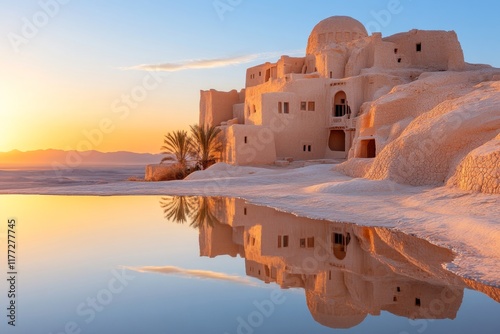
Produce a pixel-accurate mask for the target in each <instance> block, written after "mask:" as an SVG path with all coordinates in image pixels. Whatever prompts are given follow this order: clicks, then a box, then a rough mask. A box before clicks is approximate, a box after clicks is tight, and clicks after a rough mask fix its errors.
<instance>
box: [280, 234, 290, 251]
mask: <svg viewBox="0 0 500 334" xmlns="http://www.w3.org/2000/svg"><path fill="white" fill-rule="evenodd" d="M281 247H288V235H283V236H281V235H278V248H281Z"/></svg>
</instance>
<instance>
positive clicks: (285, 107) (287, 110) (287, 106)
mask: <svg viewBox="0 0 500 334" xmlns="http://www.w3.org/2000/svg"><path fill="white" fill-rule="evenodd" d="M283 112H284V113H285V114H288V113H290V104H289V103H288V102H284V103H283Z"/></svg>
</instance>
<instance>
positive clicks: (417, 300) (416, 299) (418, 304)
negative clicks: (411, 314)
mask: <svg viewBox="0 0 500 334" xmlns="http://www.w3.org/2000/svg"><path fill="white" fill-rule="evenodd" d="M415 306H420V298H415Z"/></svg>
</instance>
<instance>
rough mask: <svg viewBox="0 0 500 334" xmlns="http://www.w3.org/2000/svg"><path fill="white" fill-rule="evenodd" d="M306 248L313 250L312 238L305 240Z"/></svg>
mask: <svg viewBox="0 0 500 334" xmlns="http://www.w3.org/2000/svg"><path fill="white" fill-rule="evenodd" d="M307 248H314V237H311V238H307Z"/></svg>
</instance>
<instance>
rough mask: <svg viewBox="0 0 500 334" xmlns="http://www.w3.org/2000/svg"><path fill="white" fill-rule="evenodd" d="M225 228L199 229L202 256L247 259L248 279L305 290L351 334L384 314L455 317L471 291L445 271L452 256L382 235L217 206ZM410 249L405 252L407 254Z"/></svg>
mask: <svg viewBox="0 0 500 334" xmlns="http://www.w3.org/2000/svg"><path fill="white" fill-rule="evenodd" d="M213 202H214V206H213V208H215V210H216V213H214V215H215V216H216V217H217V219H218V220H219V223H216V224H212V225H211V226H210V225H205V226H202V227H201V228H200V253H201V255H203V256H209V257H215V256H219V255H224V254H227V255H230V256H236V255H238V254H239V255H240V256H242V257H244V258H245V266H246V272H247V275H249V276H252V277H256V278H258V279H260V280H262V281H264V282H266V283H270V282H273V283H277V284H279V285H280V286H281V287H282V288H285V289H286V288H303V289H304V290H305V294H306V299H307V306H308V307H309V310H310V311H311V314H312V316H313V317H314V319H315V320H316V321H318V322H319V323H321V324H323V325H325V326H329V327H333V328H350V327H353V326H356V325H357V324H359V323H361V322H362V321H363V320H364V319H365V317H366V316H367V315H368V314H371V315H379V314H380V312H381V311H383V310H385V311H389V312H391V313H393V314H396V315H400V316H405V317H408V318H436V319H444V318H455V316H456V313H457V311H458V309H459V307H460V304H461V301H462V296H463V288H464V286H465V285H464V284H463V282H462V281H461V280H456V279H455V276H454V275H453V274H451V273H449V272H448V271H446V270H444V269H442V267H441V263H444V262H450V261H451V260H452V258H453V256H452V253H451V252H450V251H448V250H445V249H442V248H439V247H437V246H434V245H431V244H430V243H428V242H426V241H424V240H420V239H417V238H415V237H411V236H407V235H405V234H403V233H398V232H392V231H389V230H387V229H381V228H368V227H360V226H356V225H351V224H344V223H334V222H328V221H321V220H311V219H307V218H302V217H296V216H293V215H291V214H287V213H283V212H278V211H275V210H274V209H271V208H266V207H259V206H255V205H250V204H248V203H246V202H244V201H243V200H239V199H223V198H217V199H213ZM403 245H404V247H403Z"/></svg>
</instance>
